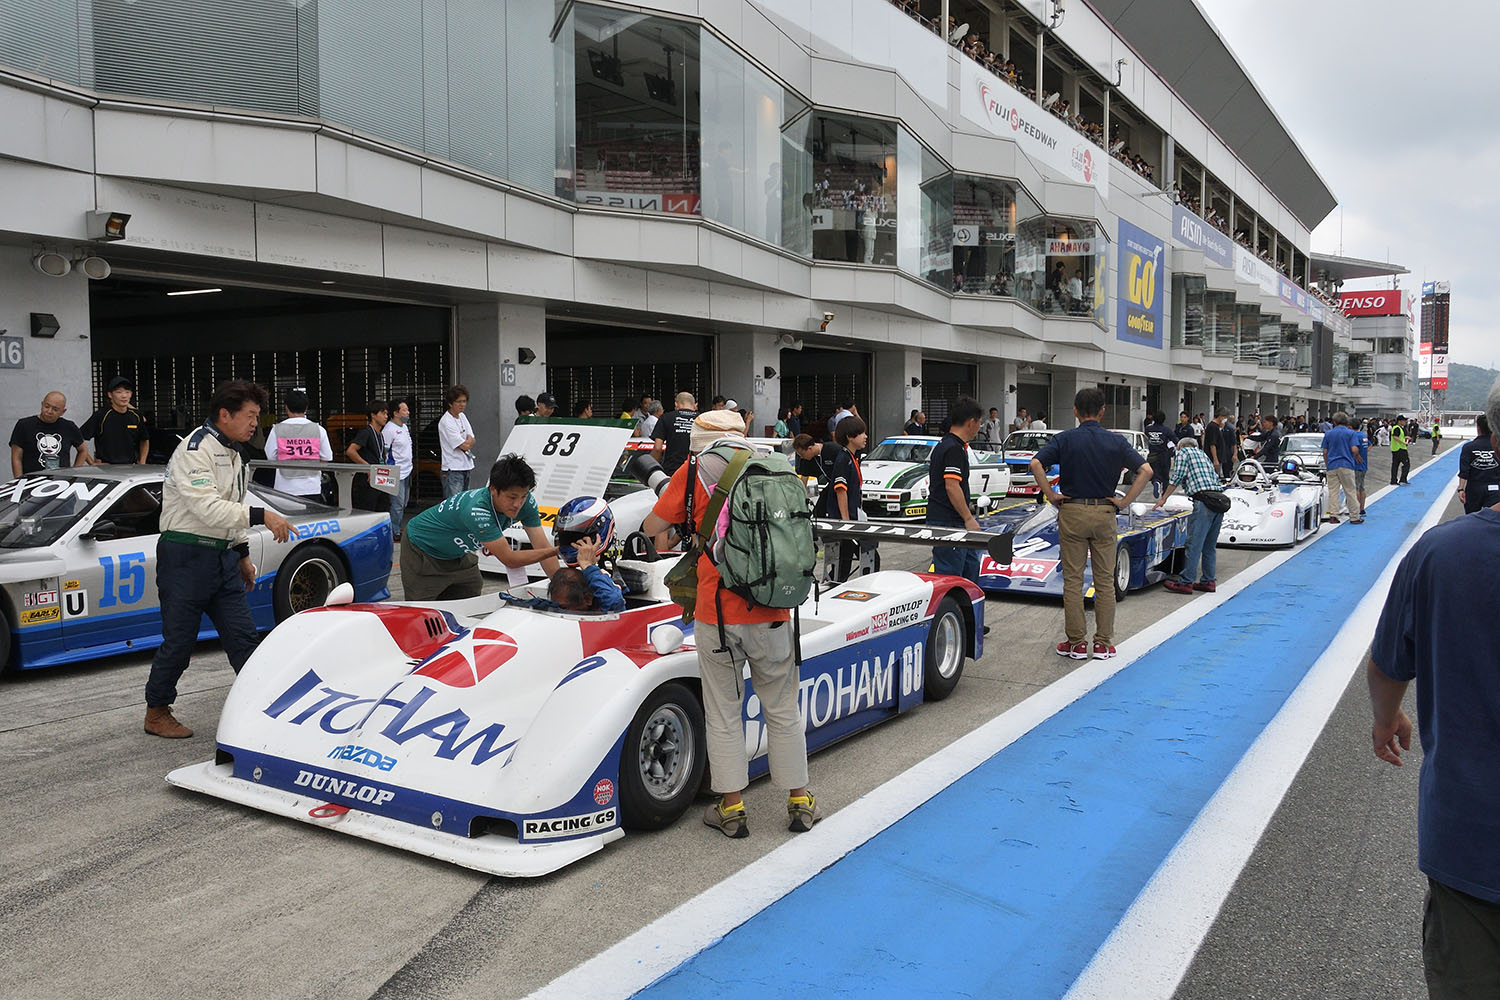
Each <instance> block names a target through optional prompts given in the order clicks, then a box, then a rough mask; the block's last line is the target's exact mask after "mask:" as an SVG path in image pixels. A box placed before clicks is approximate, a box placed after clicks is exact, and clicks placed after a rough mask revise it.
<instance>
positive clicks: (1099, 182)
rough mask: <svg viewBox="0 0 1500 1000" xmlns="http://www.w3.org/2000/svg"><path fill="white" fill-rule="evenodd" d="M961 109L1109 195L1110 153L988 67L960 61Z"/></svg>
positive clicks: (1029, 152)
mask: <svg viewBox="0 0 1500 1000" xmlns="http://www.w3.org/2000/svg"><path fill="white" fill-rule="evenodd" d="M962 63H963V68H962V71H961V72H962V77H961V80H960V84H959V90H960V94H961V97H960V100H959V111H960V112H961V113H962V114H963V116H964V117H965V118H967V119H969V121H971V122H973V123H974V124H975V125H978V126H979V127H981V128H983V129H984V130H985V131H987V132H989V133H990V134H992V135H998V136H1001V137H1003V138H1006V139H1012V140H1014V141H1015V143H1016V145H1018V146H1020V147H1021V150H1022V152H1024V153H1025V154H1026V155H1027V156H1029V157H1031V158H1032V159H1034V160H1037V161H1039V162H1041V163H1045V164H1046V165H1047V166H1049V167H1051V168H1052V169H1053V170H1055V171H1057V172H1058V173H1059V174H1061V175H1062V176H1063V177H1066V178H1067V179H1068V180H1071V181H1077V182H1078V183H1080V184H1089V185H1092V186H1093V187H1094V189H1095V190H1097V191H1098V192H1099V193H1100V194H1101V195H1104V196H1105V197H1108V195H1109V157H1108V156H1106V155H1105V153H1104V150H1102V149H1100V148H1099V147H1098V146H1096V145H1094V144H1093V143H1092V142H1089V141H1088V140H1087V139H1085V138H1084V137H1083V136H1082V135H1080V134H1079V133H1077V132H1075V131H1074V130H1073V129H1072V127H1071V126H1069V125H1068V124H1067V123H1066V122H1064V121H1063V120H1062V119H1061V118H1059V117H1057V116H1056V115H1054V114H1053V113H1052V112H1050V111H1043V110H1042V108H1041V105H1039V104H1037V103H1036V102H1034V101H1031V100H1029V99H1028V98H1026V97H1023V96H1022V95H1021V93H1020V92H1019V91H1017V90H1016V89H1014V88H1013V87H1011V85H1010V84H1008V83H1004V82H1002V81H1001V80H1000V78H999V77H998V76H996V75H995V74H993V73H991V72H990V71H989V70H986V69H983V68H981V67H980V66H979V65H978V64H977V63H975V62H974V61H972V60H970V59H964V60H962Z"/></svg>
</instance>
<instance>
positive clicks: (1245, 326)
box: [1234, 302, 1260, 365]
mask: <svg viewBox="0 0 1500 1000" xmlns="http://www.w3.org/2000/svg"><path fill="white" fill-rule="evenodd" d="M1234 311H1235V319H1236V324H1235V349H1234V360H1236V361H1240V362H1244V363H1247V364H1252V365H1253V364H1258V363H1259V361H1260V306H1259V305H1258V304H1256V303H1253V302H1240V303H1238V304H1237V305H1236V306H1235V310H1234Z"/></svg>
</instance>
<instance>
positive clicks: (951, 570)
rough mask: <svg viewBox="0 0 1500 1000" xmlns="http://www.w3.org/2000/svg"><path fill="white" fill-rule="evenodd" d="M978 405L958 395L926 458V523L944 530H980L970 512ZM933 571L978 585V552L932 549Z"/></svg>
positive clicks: (941, 547)
mask: <svg viewBox="0 0 1500 1000" xmlns="http://www.w3.org/2000/svg"><path fill="white" fill-rule="evenodd" d="M983 412H984V411H983V410H981V409H980V408H979V403H978V402H976V401H975V400H973V399H971V398H969V397H968V396H960V397H959V398H958V399H957V400H955V401H954V403H953V408H952V409H951V410H949V411H948V420H949V428H948V432H947V433H946V434H944V435H943V439H942V440H941V441H939V442H938V444H937V447H936V448H934V449H932V454H931V456H929V457H928V459H927V523H928V524H931V525H934V526H941V527H947V528H967V529H969V530H970V531H978V530H979V522H978V521H976V520H975V519H974V514H973V512H972V511H971V510H969V503H970V502H971V500H972V497H970V496H969V442H970V441H972V440H974V438H975V437H976V436H977V435H978V434H979V420H980V417H981V415H982V414H983ZM932 569H933V572H935V573H947V574H949V575H951V576H961V577H964V578H966V579H969V580H973V581H974V582H975V583H978V582H979V552H978V551H977V550H975V549H956V548H952V547H950V546H946V545H942V546H934V547H933V550H932Z"/></svg>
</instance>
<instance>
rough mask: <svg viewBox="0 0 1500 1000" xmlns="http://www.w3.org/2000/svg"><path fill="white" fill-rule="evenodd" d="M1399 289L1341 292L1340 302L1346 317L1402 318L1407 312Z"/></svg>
mask: <svg viewBox="0 0 1500 1000" xmlns="http://www.w3.org/2000/svg"><path fill="white" fill-rule="evenodd" d="M1401 300H1402V292H1401V289H1399V288H1384V289H1378V290H1376V291H1372V292H1340V293H1339V301H1340V302H1342V303H1343V305H1344V315H1346V316H1400V315H1403V313H1404V312H1405V306H1404V305H1403V303H1402V301H1401Z"/></svg>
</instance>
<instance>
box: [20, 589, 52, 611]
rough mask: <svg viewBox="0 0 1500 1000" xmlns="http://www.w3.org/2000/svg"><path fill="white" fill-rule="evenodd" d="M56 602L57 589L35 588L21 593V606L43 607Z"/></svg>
mask: <svg viewBox="0 0 1500 1000" xmlns="http://www.w3.org/2000/svg"><path fill="white" fill-rule="evenodd" d="M56 603H57V591H55V590H37V591H33V592H32V593H30V594H22V595H21V607H23V608H44V607H47V606H48V605H52V604H56Z"/></svg>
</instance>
